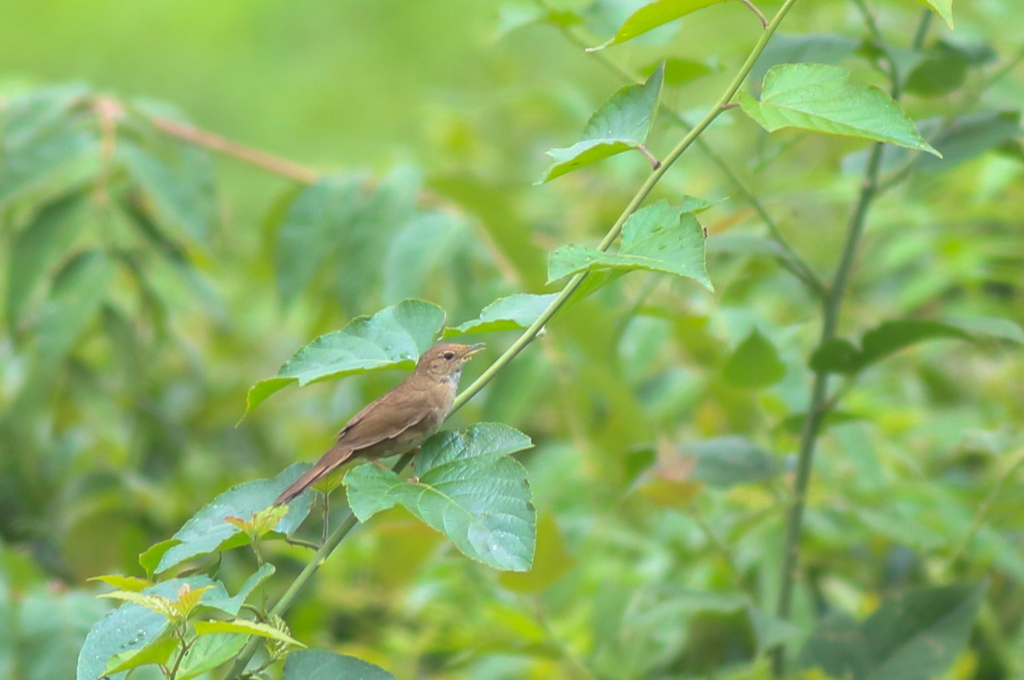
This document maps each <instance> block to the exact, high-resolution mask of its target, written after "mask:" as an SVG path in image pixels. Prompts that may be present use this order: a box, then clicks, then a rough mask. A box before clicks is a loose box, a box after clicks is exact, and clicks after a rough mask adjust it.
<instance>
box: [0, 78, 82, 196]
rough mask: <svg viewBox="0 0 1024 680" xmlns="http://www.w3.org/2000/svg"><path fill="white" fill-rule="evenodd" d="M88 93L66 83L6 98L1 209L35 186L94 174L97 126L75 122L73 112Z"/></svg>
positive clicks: (0, 133)
mask: <svg viewBox="0 0 1024 680" xmlns="http://www.w3.org/2000/svg"><path fill="white" fill-rule="evenodd" d="M88 94H89V90H88V88H86V87H84V86H82V85H67V86H60V87H54V88H45V89H42V90H37V91H35V92H32V93H30V94H28V95H26V96H23V97H17V98H14V99H13V100H12V101H11V102H10V104H9V107H8V110H7V112H6V116H5V121H4V125H3V129H2V130H0V208H3V207H6V206H7V205H9V204H10V203H12V202H14V201H16V200H18V199H19V198H21V197H22V196H24V195H25V194H28V193H30V192H33V191H36V190H38V189H44V188H48V189H52V188H53V185H55V184H57V183H58V182H62V181H63V183H66V184H71V183H74V182H76V181H80V180H82V179H84V178H85V177H87V176H89V175H91V174H93V173H95V171H96V169H97V168H98V163H99V154H98V150H99V146H98V140H97V135H96V131H95V128H94V127H84V126H80V125H78V124H77V123H76V122H75V120H74V118H73V116H72V115H71V113H72V111H73V109H74V108H75V107H77V106H80V105H81V104H82V102H83V101H84V100H85V98H86V97H87V96H88Z"/></svg>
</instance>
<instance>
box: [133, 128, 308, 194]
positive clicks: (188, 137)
mask: <svg viewBox="0 0 1024 680" xmlns="http://www.w3.org/2000/svg"><path fill="white" fill-rule="evenodd" d="M149 119H150V121H152V123H153V125H154V126H156V128H157V129H158V130H160V131H162V132H164V133H166V134H168V135H171V136H172V137H177V138H178V139H183V140H185V141H186V142H191V143H193V144H198V145H199V146H203V147H206V148H207V149H210V150H212V151H217V152H219V153H222V154H225V155H228V156H232V157H234V158H237V159H238V160H241V161H245V162H246V163H251V164H252V165H257V166H259V167H261V168H263V169H264V170H269V171H270V172H273V173H275V174H278V175H282V176H284V177H287V178H289V179H293V180H295V181H296V182H302V183H303V184H313V183H314V182H316V181H317V180H318V179H320V173H318V172H316V171H315V170H311V169H309V168H307V167H303V166H301V165H299V164H297V163H292V162H291V161H287V160H285V159H283V158H280V157H278V156H275V155H273V154H269V153H267V152H265V151H260V150H259V149H253V148H252V147H248V146H245V145H244V144H239V143H238V142H235V141H232V140H230V139H227V138H225V137H221V136H220V135H218V134H215V133H213V132H209V131H208V130H201V129H199V128H196V127H192V126H191V125H185V124H183V123H178V122H176V121H173V120H170V119H168V118H162V117H160V116H149Z"/></svg>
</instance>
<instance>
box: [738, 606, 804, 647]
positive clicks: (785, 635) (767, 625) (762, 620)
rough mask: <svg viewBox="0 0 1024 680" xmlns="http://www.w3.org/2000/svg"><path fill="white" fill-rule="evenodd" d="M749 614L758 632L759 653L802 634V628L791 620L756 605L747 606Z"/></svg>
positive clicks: (755, 630)
mask: <svg viewBox="0 0 1024 680" xmlns="http://www.w3.org/2000/svg"><path fill="white" fill-rule="evenodd" d="M747 616H748V617H749V618H750V623H751V625H752V626H753V627H754V632H755V633H756V634H757V653H758V654H764V653H765V652H767V651H768V650H769V649H772V648H774V647H776V646H778V645H780V644H782V643H784V642H788V641H790V640H792V639H793V638H795V637H798V636H799V635H800V628H799V627H798V626H795V625H793V624H792V623H790V622H789V621H784V620H783V619H778V618H775V617H774V616H772V615H771V614H769V613H768V612H766V611H764V610H763V609H760V608H759V607H755V606H753V605H748V606H747Z"/></svg>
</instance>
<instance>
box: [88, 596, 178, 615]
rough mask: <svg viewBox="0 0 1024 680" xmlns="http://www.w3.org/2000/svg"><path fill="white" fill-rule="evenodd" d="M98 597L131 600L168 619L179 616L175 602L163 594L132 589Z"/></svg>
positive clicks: (123, 600)
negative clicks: (143, 592)
mask: <svg viewBox="0 0 1024 680" xmlns="http://www.w3.org/2000/svg"><path fill="white" fill-rule="evenodd" d="M96 597H100V598H109V599H111V600H121V601H122V602H131V603H132V604H135V605H138V606H140V607H145V608H146V609H148V610H149V611H151V612H156V613H157V614H160V615H161V616H164V617H167V618H168V619H175V618H178V611H177V610H176V609H175V608H174V602H173V601H172V600H171V599H170V598H167V597H164V596H162V595H144V594H142V593H139V592H135V591H131V590H115V591H114V592H112V593H103V594H101V595H97V596H96Z"/></svg>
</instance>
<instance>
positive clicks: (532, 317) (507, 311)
mask: <svg viewBox="0 0 1024 680" xmlns="http://www.w3.org/2000/svg"><path fill="white" fill-rule="evenodd" d="M556 297H558V294H557V293H552V294H550V295H530V294H526V293H518V294H516V295H510V296H508V297H503V298H499V299H498V300H495V301H494V302H492V303H491V304H489V305H487V306H486V307H484V308H483V310H481V312H480V316H479V317H477V318H476V319H473V320H472V321H467V322H466V323H464V324H461V325H459V326H455V327H454V328H445V329H444V337H446V338H447V337H451V336H453V335H465V334H467V333H496V332H498V331H514V330H522V329H525V328H529V326H530V325H531V324H532V323H533V322H534V321H536V320H537V319H538V318H540V315H541V314H542V313H543V312H544V310H545V309H547V308H548V306H549V305H550V304H551V303H552V302H553V301H554V299H555V298H556Z"/></svg>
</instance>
